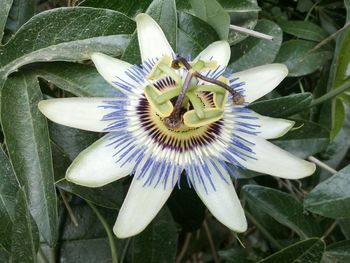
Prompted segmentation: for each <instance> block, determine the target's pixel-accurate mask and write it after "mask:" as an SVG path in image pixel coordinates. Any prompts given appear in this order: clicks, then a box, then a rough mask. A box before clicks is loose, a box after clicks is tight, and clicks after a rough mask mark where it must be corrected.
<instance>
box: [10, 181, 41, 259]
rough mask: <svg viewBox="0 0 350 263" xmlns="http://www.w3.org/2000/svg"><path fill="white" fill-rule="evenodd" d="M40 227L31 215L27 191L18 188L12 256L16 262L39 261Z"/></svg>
mask: <svg viewBox="0 0 350 263" xmlns="http://www.w3.org/2000/svg"><path fill="white" fill-rule="evenodd" d="M38 245H39V233H38V228H37V226H36V225H35V223H34V221H33V218H32V217H31V215H30V212H29V207H28V203H27V197H26V191H25V189H24V187H23V188H21V189H20V190H18V194H17V199H16V211H15V217H14V221H13V227H12V245H11V258H12V261H11V262H14V263H17V262H18V263H22V262H37V260H36V252H37V250H38Z"/></svg>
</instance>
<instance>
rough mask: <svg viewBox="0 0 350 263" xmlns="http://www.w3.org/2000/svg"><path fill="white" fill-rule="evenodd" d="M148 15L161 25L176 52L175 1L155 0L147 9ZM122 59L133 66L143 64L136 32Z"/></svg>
mask: <svg viewBox="0 0 350 263" xmlns="http://www.w3.org/2000/svg"><path fill="white" fill-rule="evenodd" d="M146 14H148V15H150V16H151V17H152V18H153V19H154V20H155V21H156V22H157V23H158V24H159V26H160V27H161V28H162V30H163V32H164V34H165V36H166V38H167V40H168V41H169V43H170V45H171V46H172V48H173V49H174V50H176V35H177V32H176V31H177V15H176V6H175V0H154V1H153V2H152V3H151V5H150V6H149V7H148V8H147V11H146ZM122 59H123V60H126V61H128V62H129V63H132V64H140V63H141V55H140V50H139V44H138V40H137V32H136V31H135V32H134V33H133V35H132V38H131V41H130V44H129V45H128V47H127V48H126V50H125V51H124V53H123V56H122Z"/></svg>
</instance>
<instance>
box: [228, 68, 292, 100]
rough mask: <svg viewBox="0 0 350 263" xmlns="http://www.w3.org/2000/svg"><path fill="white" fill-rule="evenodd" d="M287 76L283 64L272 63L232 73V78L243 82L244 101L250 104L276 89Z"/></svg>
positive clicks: (286, 69) (286, 70)
mask: <svg viewBox="0 0 350 263" xmlns="http://www.w3.org/2000/svg"><path fill="white" fill-rule="evenodd" d="M287 75H288V68H287V67H286V66H285V65H284V64H279V63H274V64H268V65H263V66H259V67H255V68H251V69H248V70H244V71H241V72H237V73H234V74H233V77H238V78H239V81H240V82H244V84H245V85H244V86H243V88H244V96H245V101H246V102H248V103H251V102H253V101H255V100H257V99H259V98H261V97H262V96H264V95H265V94H267V93H269V92H270V91H272V90H273V89H274V88H276V87H277V86H278V84H280V83H281V81H282V80H283V79H284V78H285V77H287Z"/></svg>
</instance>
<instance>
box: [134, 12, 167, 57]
mask: <svg viewBox="0 0 350 263" xmlns="http://www.w3.org/2000/svg"><path fill="white" fill-rule="evenodd" d="M135 20H136V25H137V37H138V40H139V46H140V52H141V58H142V61H146V60H148V59H154V58H160V57H162V56H163V55H168V56H172V55H173V54H174V51H173V49H172V48H171V46H170V44H169V42H168V40H167V39H166V37H165V35H164V33H163V31H162V29H161V28H160V26H159V25H158V24H157V22H156V21H154V20H153V18H152V17H150V16H149V15H147V14H139V15H137V16H136V18H135Z"/></svg>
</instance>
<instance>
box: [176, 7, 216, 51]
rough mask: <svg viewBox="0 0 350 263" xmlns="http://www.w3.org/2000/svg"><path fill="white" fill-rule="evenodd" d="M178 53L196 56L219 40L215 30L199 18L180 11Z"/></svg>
mask: <svg viewBox="0 0 350 263" xmlns="http://www.w3.org/2000/svg"><path fill="white" fill-rule="evenodd" d="M178 19H179V21H178V26H179V28H178V31H177V32H178V46H177V47H178V53H179V54H183V55H184V56H187V54H191V56H192V57H193V58H195V57H196V56H197V55H198V54H199V53H200V52H201V51H202V50H204V49H205V48H206V47H207V46H209V45H210V44H211V43H213V42H215V41H217V40H219V37H218V35H217V34H216V32H215V30H214V29H213V28H211V27H210V26H209V25H208V24H206V23H205V22H203V21H202V20H200V19H199V18H197V17H195V16H192V15H190V14H187V13H185V12H178Z"/></svg>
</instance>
